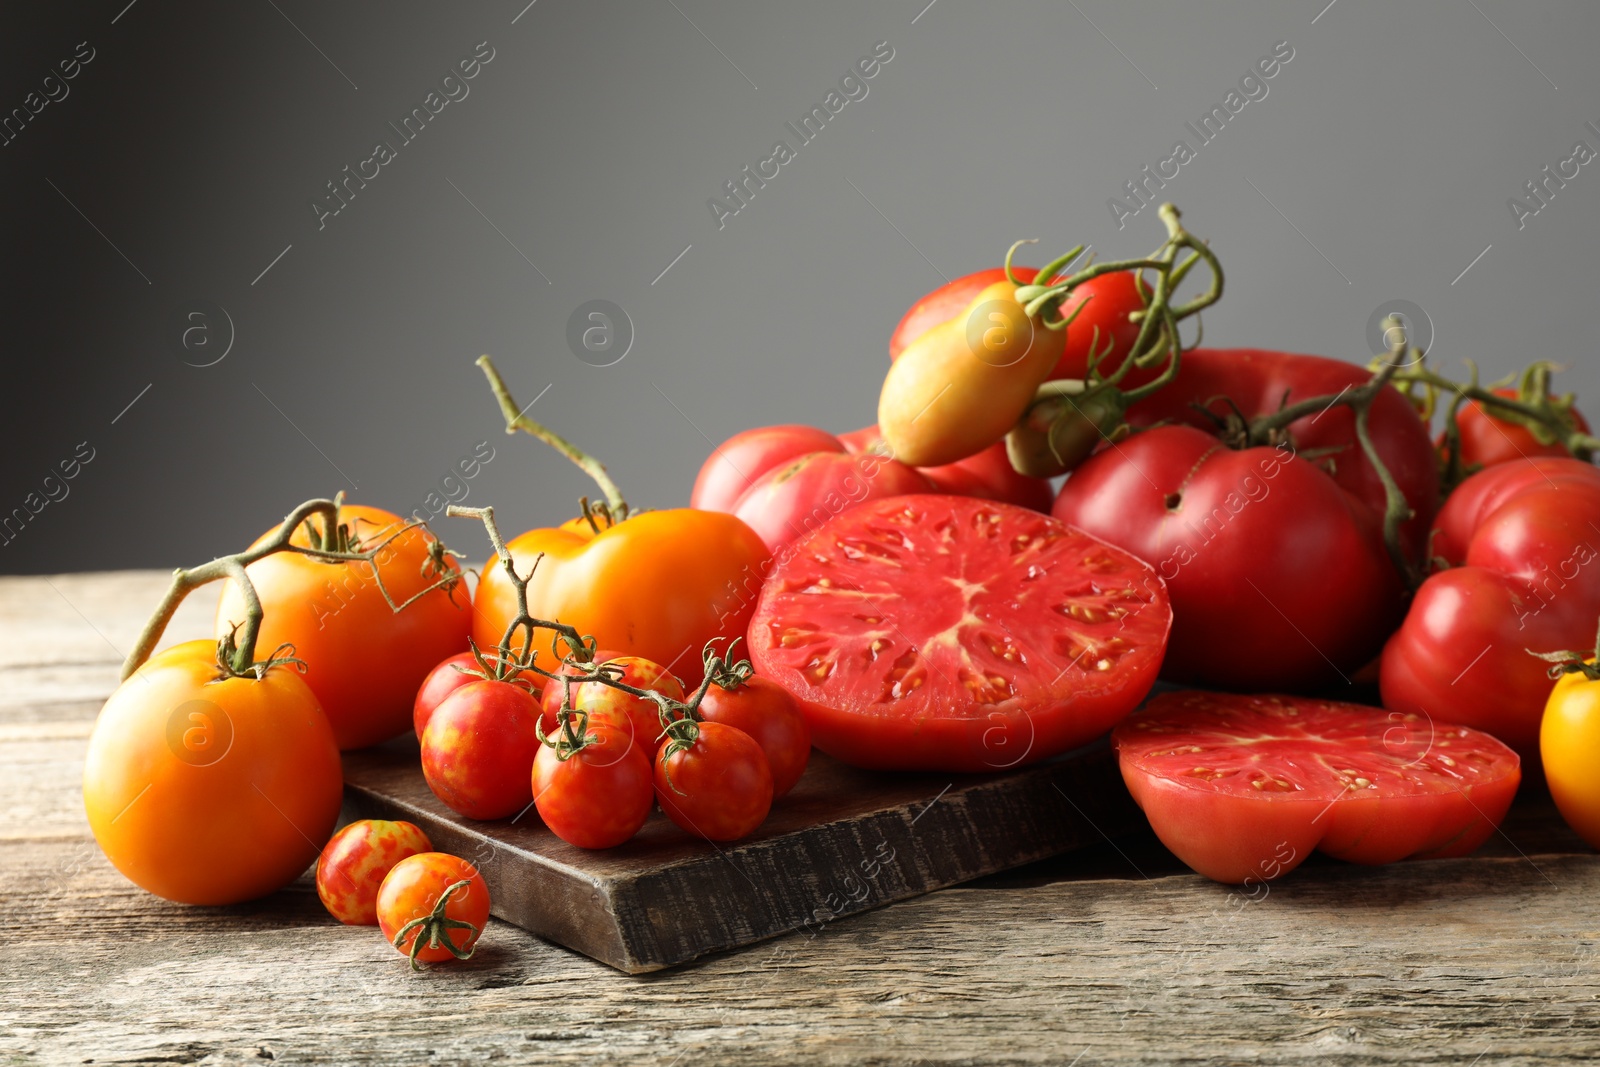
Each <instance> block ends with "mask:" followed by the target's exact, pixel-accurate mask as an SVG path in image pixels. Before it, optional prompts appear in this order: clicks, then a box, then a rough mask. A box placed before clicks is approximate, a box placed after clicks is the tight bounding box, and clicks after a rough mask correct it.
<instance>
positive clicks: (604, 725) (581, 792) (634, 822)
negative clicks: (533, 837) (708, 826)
mask: <svg viewBox="0 0 1600 1067" xmlns="http://www.w3.org/2000/svg"><path fill="white" fill-rule="evenodd" d="M586 732H587V733H588V734H590V735H593V737H594V738H595V740H594V741H592V742H591V743H589V744H586V745H584V746H583V747H582V748H580V749H579V750H578V751H577V752H575V753H573V754H571V755H570V756H567V757H566V758H565V759H562V758H561V757H560V755H559V754H558V751H557V749H556V747H555V746H553V745H544V746H542V747H541V748H540V749H539V756H538V758H537V759H535V760H534V761H533V802H534V804H536V805H537V806H538V808H539V817H540V818H542V819H543V820H544V824H545V825H546V826H548V827H549V828H550V830H551V832H552V833H554V834H555V835H556V836H557V837H559V838H561V840H563V841H565V842H567V843H568V844H571V845H577V846H578V847H579V848H613V847H615V846H617V845H620V844H622V843H623V842H624V841H627V840H628V839H630V838H631V837H633V835H634V834H636V833H638V832H639V827H641V826H643V825H644V821H645V819H647V818H648V817H649V815H650V808H651V807H652V806H653V805H654V803H655V798H656V794H655V785H654V780H653V778H652V775H651V769H650V750H649V749H648V748H646V747H644V746H642V745H639V744H637V743H636V740H635V739H636V736H637V731H636V730H634V729H629V728H628V727H626V726H625V725H624V724H623V723H619V722H617V721H616V720H608V719H607V718H606V717H605V713H602V714H601V715H600V716H599V717H597V718H594V719H591V720H589V723H588V728H587V731H586Z"/></svg>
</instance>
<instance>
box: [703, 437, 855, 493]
mask: <svg viewBox="0 0 1600 1067" xmlns="http://www.w3.org/2000/svg"><path fill="white" fill-rule="evenodd" d="M843 450H844V447H843V446H842V445H841V444H840V443H839V439H838V438H837V437H835V436H833V434H831V433H828V432H827V431H826V430H819V429H817V428H816V427H814V426H758V427H756V428H755V429H753V430H745V431H743V432H742V433H736V434H734V435H733V436H732V437H730V438H728V439H727V440H726V441H724V442H722V444H720V445H718V446H717V448H716V449H715V451H713V452H712V453H711V455H710V457H709V458H707V459H706V461H705V464H704V465H703V466H701V468H700V474H699V476H698V477H697V478H695V480H694V492H693V493H691V494H690V495H689V506H690V507H692V508H703V509H704V510H706V511H726V512H730V513H731V512H732V511H733V510H734V507H735V506H736V505H737V504H738V503H739V498H740V497H742V496H744V494H745V491H746V490H748V489H749V488H750V487H751V486H752V485H754V484H755V481H756V479H757V478H759V477H760V476H761V475H763V474H765V473H766V472H767V471H769V470H771V469H772V468H774V467H780V466H782V465H784V464H785V463H789V462H791V461H793V460H797V459H799V458H800V457H801V456H804V455H808V454H809V453H812V452H841V451H843Z"/></svg>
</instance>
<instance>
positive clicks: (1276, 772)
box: [1111, 691, 1522, 884]
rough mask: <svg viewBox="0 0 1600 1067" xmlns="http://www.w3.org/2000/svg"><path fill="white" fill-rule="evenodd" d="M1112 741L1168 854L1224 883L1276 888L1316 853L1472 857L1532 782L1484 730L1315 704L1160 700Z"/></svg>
mask: <svg viewBox="0 0 1600 1067" xmlns="http://www.w3.org/2000/svg"><path fill="white" fill-rule="evenodd" d="M1111 743H1112V745H1113V746H1114V747H1115V748H1116V750H1117V759H1118V761H1119V762H1120V763H1121V765H1122V779H1123V781H1125V782H1126V783H1127V784H1128V791H1129V792H1130V793H1132V794H1133V799H1134V800H1136V801H1138V803H1139V807H1141V808H1143V809H1144V813H1145V817H1146V818H1148V819H1149V820H1150V826H1151V828H1152V829H1154V830H1155V832H1156V836H1157V837H1159V838H1160V839H1161V843H1162V844H1164V845H1166V846H1167V847H1168V848H1169V849H1171V850H1172V851H1173V853H1174V854H1175V855H1176V856H1177V857H1178V858H1179V859H1180V860H1182V861H1183V862H1184V863H1187V864H1188V865H1189V866H1190V867H1193V868H1194V869H1195V870H1196V871H1198V872H1199V873H1201V874H1203V875H1205V876H1206V877H1207V878H1212V879H1215V880H1216V881H1219V882H1234V883H1244V884H1249V883H1258V882H1265V881H1269V880H1271V879H1273V878H1277V877H1280V876H1282V875H1284V874H1287V873H1288V872H1289V871H1292V870H1293V869H1294V868H1295V867H1298V866H1299V865H1300V863H1301V862H1302V861H1304V860H1305V858H1306V857H1307V856H1309V855H1310V854H1311V852H1312V850H1313V849H1320V850H1321V851H1322V852H1324V853H1326V854H1327V855H1329V856H1333V857H1335V858H1337V859H1342V860H1349V861H1350V862H1352V863H1393V862H1395V861H1396V860H1403V859H1412V858H1419V859H1421V858H1427V859H1437V858H1441V857H1447V856H1464V855H1466V854H1467V853H1469V852H1471V851H1472V850H1473V849H1475V848H1477V847H1478V846H1479V845H1481V844H1483V842H1484V840H1485V839H1486V838H1487V837H1488V836H1489V835H1490V834H1492V833H1493V832H1494V829H1495V827H1497V826H1499V825H1500V820H1501V819H1503V818H1504V817H1505V814H1506V809H1507V808H1509V807H1510V806H1511V798H1512V797H1513V796H1515V795H1516V792H1517V784H1518V783H1519V782H1520V781H1521V780H1522V770H1521V764H1520V761H1519V760H1518V758H1517V754H1516V753H1515V752H1513V751H1512V750H1511V749H1509V748H1507V747H1506V746H1505V745H1503V744H1501V743H1500V742H1499V741H1496V740H1495V739H1494V738H1492V737H1490V736H1489V735H1488V734H1486V733H1481V732H1480V731H1477V730H1472V729H1469V728H1467V727H1465V726H1450V725H1447V724H1445V723H1436V722H1433V721H1431V720H1430V719H1429V718H1428V717H1427V716H1426V715H1415V714H1409V713H1401V712H1397V711H1391V712H1386V711H1384V710H1383V709H1381V708H1369V707H1365V706H1363V705H1360V704H1345V703H1341V702H1338V701H1331V700H1313V699H1310V698H1308V697H1290V696H1234V695H1231V694H1226V693H1202V692H1196V691H1184V692H1173V693H1162V694H1161V695H1160V696H1158V697H1156V698H1155V699H1154V700H1152V701H1151V702H1150V705H1149V707H1147V708H1145V709H1144V710H1143V711H1141V712H1140V713H1139V714H1137V715H1135V716H1133V717H1132V718H1130V719H1129V720H1128V721H1126V722H1124V723H1123V724H1122V725H1121V726H1119V727H1117V729H1116V730H1115V731H1114V732H1113V733H1112V735H1111Z"/></svg>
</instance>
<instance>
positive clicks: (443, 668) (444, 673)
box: [411, 652, 544, 741]
mask: <svg viewBox="0 0 1600 1067" xmlns="http://www.w3.org/2000/svg"><path fill="white" fill-rule="evenodd" d="M484 660H485V662H487V663H489V665H490V666H493V665H494V662H495V654H494V653H493V652H486V653H484ZM458 668H459V669H458ZM516 678H517V681H518V684H522V685H526V686H527V687H528V690H529V691H530V692H531V693H533V695H534V696H538V695H540V693H541V692H542V691H543V688H544V678H543V677H542V676H540V675H537V674H534V673H533V672H532V671H519V672H518V673H517V675H516ZM484 680H485V679H484V676H483V674H482V672H481V670H480V668H479V667H478V660H477V657H475V656H474V655H473V654H472V653H471V652H458V653H456V654H455V655H454V656H451V657H450V658H449V659H447V660H444V661H443V662H441V663H440V664H439V665H438V666H437V667H435V668H434V669H433V670H431V671H429V672H428V676H427V677H426V678H424V679H423V680H422V687H421V688H419V689H418V690H417V699H416V700H415V701H414V702H413V703H412V706H411V723H412V728H413V729H414V730H415V731H416V735H417V740H419V741H420V740H421V739H422V731H423V730H425V729H427V727H428V719H429V717H430V716H432V715H433V709H434V708H437V707H438V706H439V705H440V704H441V703H442V702H443V701H444V698H445V697H447V696H449V695H450V694H451V693H454V692H455V691H456V690H457V689H460V688H461V687H462V686H464V685H469V684H471V683H472V682H481V681H484Z"/></svg>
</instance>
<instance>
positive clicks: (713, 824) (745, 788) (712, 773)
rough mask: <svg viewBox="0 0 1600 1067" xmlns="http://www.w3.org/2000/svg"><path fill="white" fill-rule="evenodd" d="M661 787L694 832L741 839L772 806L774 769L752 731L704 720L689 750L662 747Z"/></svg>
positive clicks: (673, 814)
mask: <svg viewBox="0 0 1600 1067" xmlns="http://www.w3.org/2000/svg"><path fill="white" fill-rule="evenodd" d="M655 790H656V799H657V800H658V801H660V802H661V810H662V811H664V812H666V813H667V818H669V819H671V820H672V821H673V822H675V823H677V824H678V825H679V826H680V827H682V828H683V829H685V830H687V831H689V832H690V833H691V834H694V835H695V836H697V837H703V838H705V839H707V840H708V841H737V840H738V839H739V838H741V837H748V836H749V835H750V834H752V833H754V832H755V830H756V827H758V826H760V825H761V823H762V822H763V821H764V820H765V819H766V817H767V812H768V811H770V810H771V808H772V771H771V769H770V768H768V766H767V757H766V754H765V753H763V752H762V751H761V746H760V745H759V744H757V743H756V742H755V740H754V739H753V738H751V736H750V735H749V734H747V733H745V732H744V731H743V730H736V729H734V728H733V727H732V726H724V725H723V724H721V723H719V722H703V723H700V724H699V736H697V737H696V738H695V741H694V744H693V745H691V746H689V747H688V748H685V749H678V750H676V751H674V750H673V748H672V746H670V745H663V746H662V747H661V751H660V752H659V753H658V754H657V756H656V761H655Z"/></svg>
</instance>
